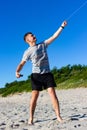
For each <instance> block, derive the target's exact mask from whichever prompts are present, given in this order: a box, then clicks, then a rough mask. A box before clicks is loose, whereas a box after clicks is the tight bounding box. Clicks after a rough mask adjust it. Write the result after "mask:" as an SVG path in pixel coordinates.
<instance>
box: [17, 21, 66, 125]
mask: <svg viewBox="0 0 87 130" xmlns="http://www.w3.org/2000/svg"><path fill="white" fill-rule="evenodd" d="M66 25H67V22H66V21H64V22H63V23H62V24H61V26H60V27H59V28H58V30H57V31H56V32H55V33H54V34H53V35H52V36H51V37H50V38H48V39H47V40H45V41H43V42H41V43H39V44H36V40H37V39H36V37H35V35H33V34H32V33H31V32H28V33H26V34H25V35H24V41H25V42H27V43H28V44H29V46H30V47H29V48H28V49H27V50H26V51H25V52H24V55H23V58H22V61H21V62H20V64H19V65H18V67H17V69H16V77H17V78H20V77H21V74H20V71H21V69H22V67H23V66H24V64H25V63H26V62H27V61H28V60H30V61H31V62H32V64H33V66H32V74H31V84H32V97H31V100H30V117H29V121H28V124H33V117H34V111H35V108H36V103H37V99H38V96H39V91H41V90H43V89H47V90H48V93H49V95H50V97H51V101H52V104H53V108H54V110H55V113H56V116H57V120H58V121H59V122H62V121H63V120H62V118H61V116H60V107H59V101H58V98H57V96H56V92H55V88H54V87H56V84H55V81H54V77H53V75H52V73H51V72H50V67H49V61H48V56H47V51H46V49H47V46H48V45H49V44H50V43H52V42H53V41H54V40H55V39H56V38H57V37H58V36H59V34H60V33H61V32H62V30H63V29H64V27H65V26H66Z"/></svg>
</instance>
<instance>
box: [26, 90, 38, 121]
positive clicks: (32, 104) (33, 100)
mask: <svg viewBox="0 0 87 130" xmlns="http://www.w3.org/2000/svg"><path fill="white" fill-rule="evenodd" d="M38 96H39V91H37V90H33V91H32V95H31V101H30V117H29V121H28V124H33V116H34V111H35V108H36V103H37V99H38Z"/></svg>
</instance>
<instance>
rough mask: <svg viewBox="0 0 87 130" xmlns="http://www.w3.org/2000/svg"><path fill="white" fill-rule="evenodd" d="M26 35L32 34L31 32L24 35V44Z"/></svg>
mask: <svg viewBox="0 0 87 130" xmlns="http://www.w3.org/2000/svg"><path fill="white" fill-rule="evenodd" d="M28 34H32V32H27V33H25V35H24V41H25V42H26V36H27V35H28Z"/></svg>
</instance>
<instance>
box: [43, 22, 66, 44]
mask: <svg viewBox="0 0 87 130" xmlns="http://www.w3.org/2000/svg"><path fill="white" fill-rule="evenodd" d="M66 25H67V22H66V21H64V22H63V23H62V24H61V26H60V27H59V28H58V30H57V31H56V32H55V33H54V34H53V35H52V36H51V37H50V38H48V39H47V40H45V43H46V44H47V45H49V44H50V43H52V42H53V41H54V40H55V39H56V38H57V37H58V36H59V34H60V33H61V32H62V30H63V29H64V27H65V26H66Z"/></svg>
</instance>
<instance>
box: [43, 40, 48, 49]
mask: <svg viewBox="0 0 87 130" xmlns="http://www.w3.org/2000/svg"><path fill="white" fill-rule="evenodd" d="M43 43H44V45H45V47H46V48H47V47H48V44H47V42H46V40H45V41H43Z"/></svg>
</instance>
